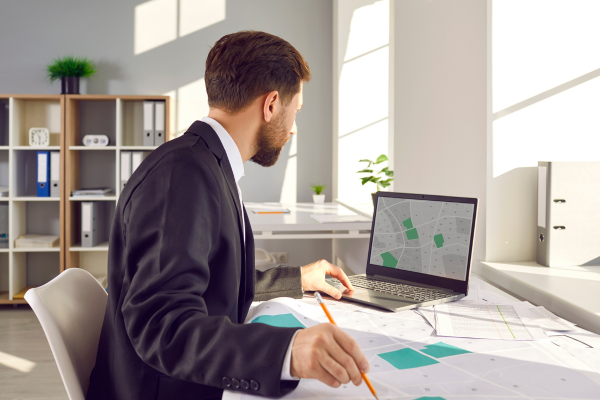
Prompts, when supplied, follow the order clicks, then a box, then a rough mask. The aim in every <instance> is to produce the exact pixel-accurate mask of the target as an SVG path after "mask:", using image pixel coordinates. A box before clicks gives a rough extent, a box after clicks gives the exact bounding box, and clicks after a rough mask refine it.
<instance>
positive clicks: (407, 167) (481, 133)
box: [393, 0, 488, 259]
mask: <svg viewBox="0 0 600 400" xmlns="http://www.w3.org/2000/svg"><path fill="white" fill-rule="evenodd" d="M394 16H395V18H394V20H395V25H394V29H395V34H394V41H395V46H394V52H395V74H394V80H395V83H394V102H395V106H394V109H395V112H394V117H395V129H394V131H395V135H394V151H393V153H394V169H395V189H394V190H395V191H397V192H407V193H426V194H439V195H450V196H465V197H477V198H479V201H480V202H479V213H478V221H477V227H476V229H477V231H476V232H477V233H476V235H477V236H476V240H475V248H474V259H484V258H485V242H486V240H485V236H486V229H485V215H486V200H487V198H486V197H487V196H486V170H487V143H488V140H487V136H488V134H487V114H488V110H487V93H488V91H487V85H488V73H487V67H488V62H487V60H488V54H487V35H488V22H487V20H488V2H487V1H482V0H453V1H447V0H430V1H421V0H403V1H396V2H395V11H394Z"/></svg>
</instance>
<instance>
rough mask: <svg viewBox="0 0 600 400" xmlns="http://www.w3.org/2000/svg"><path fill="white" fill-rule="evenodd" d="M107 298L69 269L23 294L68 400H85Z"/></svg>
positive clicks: (84, 275) (94, 282)
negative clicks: (50, 352) (52, 356)
mask: <svg viewBox="0 0 600 400" xmlns="http://www.w3.org/2000/svg"><path fill="white" fill-rule="evenodd" d="M107 299H108V295H107V293H106V291H105V290H104V289H103V288H102V286H101V285H100V284H99V283H98V281H97V280H96V279H95V278H94V277H93V276H92V275H91V274H90V273H89V272H87V271H85V270H83V269H79V268H71V269H68V270H66V271H64V272H63V273H62V274H60V275H58V276H57V277H56V278H54V279H52V280H51V281H50V282H48V283H46V284H45V285H43V286H40V287H38V288H35V289H30V290H28V291H27V293H25V300H27V302H28V303H29V305H30V306H31V308H32V309H33V311H34V312H35V315H36V316H37V317H38V319H39V320H40V323H41V324H42V328H43V329H44V333H45V334H46V338H47V339H48V342H49V343H50V348H51V349H52V354H53V355H54V359H55V360H56V364H57V365H58V370H59V371H60V376H61V377H62V380H63V383H64V385H65V389H66V390H67V394H68V395H69V399H70V400H85V395H86V393H87V390H88V386H89V384H90V373H91V372H92V369H93V368H94V365H95V364H96V352H97V350H98V341H99V340H100V330H101V329H102V321H103V319H104V311H105V309H106V301H107Z"/></svg>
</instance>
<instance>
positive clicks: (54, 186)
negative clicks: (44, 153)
mask: <svg viewBox="0 0 600 400" xmlns="http://www.w3.org/2000/svg"><path fill="white" fill-rule="evenodd" d="M50 197H60V151H51V152H50Z"/></svg>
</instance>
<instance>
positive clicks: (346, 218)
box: [310, 214, 371, 224]
mask: <svg viewBox="0 0 600 400" xmlns="http://www.w3.org/2000/svg"><path fill="white" fill-rule="evenodd" d="M310 217H311V218H312V219H316V220H317V221H319V222H320V223H322V224H328V223H329V224H331V223H338V222H371V219H370V218H367V217H364V216H362V215H334V214H314V215H311V216H310Z"/></svg>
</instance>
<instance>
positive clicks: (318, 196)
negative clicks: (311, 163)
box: [310, 183, 327, 204]
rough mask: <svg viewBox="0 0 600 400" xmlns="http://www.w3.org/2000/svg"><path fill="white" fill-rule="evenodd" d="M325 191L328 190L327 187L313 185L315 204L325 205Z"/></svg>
mask: <svg viewBox="0 0 600 400" xmlns="http://www.w3.org/2000/svg"><path fill="white" fill-rule="evenodd" d="M325 189H327V185H319V184H318V183H317V184H316V185H315V184H312V185H311V187H310V190H312V191H313V192H315V194H313V201H314V202H315V204H323V203H325V195H324V194H321V193H323V190H325Z"/></svg>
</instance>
